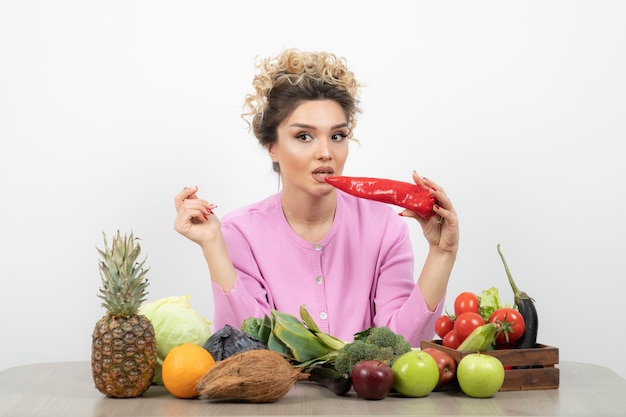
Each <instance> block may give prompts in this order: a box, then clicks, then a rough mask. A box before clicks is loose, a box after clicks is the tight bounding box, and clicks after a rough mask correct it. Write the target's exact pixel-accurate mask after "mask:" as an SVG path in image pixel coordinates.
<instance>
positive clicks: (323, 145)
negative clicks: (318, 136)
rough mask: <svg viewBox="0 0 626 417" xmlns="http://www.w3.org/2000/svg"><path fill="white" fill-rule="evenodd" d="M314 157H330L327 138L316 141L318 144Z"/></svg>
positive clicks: (326, 158)
mask: <svg viewBox="0 0 626 417" xmlns="http://www.w3.org/2000/svg"><path fill="white" fill-rule="evenodd" d="M315 157H316V159H318V160H320V161H328V160H330V159H331V155H330V141H328V140H320V141H318V146H317V149H316V154H315Z"/></svg>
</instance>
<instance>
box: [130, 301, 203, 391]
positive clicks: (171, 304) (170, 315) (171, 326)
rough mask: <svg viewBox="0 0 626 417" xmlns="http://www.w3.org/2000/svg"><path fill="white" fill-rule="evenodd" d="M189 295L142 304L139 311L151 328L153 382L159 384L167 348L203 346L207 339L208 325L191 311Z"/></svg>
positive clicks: (198, 314)
mask: <svg viewBox="0 0 626 417" xmlns="http://www.w3.org/2000/svg"><path fill="white" fill-rule="evenodd" d="M190 298H191V296H190V295H189V294H187V295H184V296H172V297H166V298H161V299H158V300H155V301H152V302H150V303H146V304H144V305H142V306H141V307H140V308H139V312H140V313H141V314H143V315H144V316H146V317H147V318H148V319H149V320H150V322H151V323H152V327H154V334H155V338H156V345H157V368H156V370H155V373H154V378H153V380H152V382H153V383H155V384H159V385H161V384H162V383H163V381H162V379H161V365H162V364H163V359H165V356H167V354H168V353H169V351H170V349H172V348H173V347H175V346H178V345H182V344H183V343H195V344H196V345H199V346H203V345H204V343H205V342H206V341H207V340H208V339H209V337H210V336H211V323H210V322H209V321H207V320H206V319H205V318H204V317H202V316H201V315H200V313H199V312H198V311H196V310H194V309H193V308H192V306H191V304H190V303H189V299H190Z"/></svg>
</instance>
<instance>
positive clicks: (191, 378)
mask: <svg viewBox="0 0 626 417" xmlns="http://www.w3.org/2000/svg"><path fill="white" fill-rule="evenodd" d="M214 365H215V359H213V356H212V355H211V354H210V353H209V351H208V350H206V349H205V348H203V347H202V346H199V345H196V344H195V343H183V344H182V345H178V346H176V347H173V348H172V349H170V351H169V352H168V353H167V355H166V356H165V359H164V360H163V366H162V368H161V375H162V379H163V385H165V389H167V390H168V391H169V392H170V394H172V395H173V396H175V397H178V398H195V397H197V396H199V395H200V393H199V392H198V388H197V384H198V381H199V380H200V378H201V377H202V376H203V375H204V374H206V373H207V372H208V371H209V370H210V369H211V368H212V367H213V366H214Z"/></svg>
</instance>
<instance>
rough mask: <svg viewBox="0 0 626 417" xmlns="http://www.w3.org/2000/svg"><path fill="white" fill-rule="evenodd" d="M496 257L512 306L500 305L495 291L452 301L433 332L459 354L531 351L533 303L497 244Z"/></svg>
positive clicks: (534, 323) (464, 295)
mask: <svg viewBox="0 0 626 417" xmlns="http://www.w3.org/2000/svg"><path fill="white" fill-rule="evenodd" d="M498 254H499V255H500V258H501V259H502V262H503V264H504V268H505V271H506V274H507V277H508V280H509V284H510V286H511V289H512V290H513V295H514V305H513V306H508V305H502V304H501V302H500V296H499V293H498V289H497V288H495V287H492V288H489V289H487V290H485V291H483V292H482V294H481V295H480V296H479V295H477V294H475V293H473V292H471V291H465V292H462V293H460V294H459V295H458V296H457V297H456V298H455V300H454V314H453V315H449V314H445V315H442V316H440V317H439V318H438V319H437V321H436V323H435V333H436V334H437V336H439V337H440V338H441V343H442V345H444V346H446V347H449V348H451V349H457V350H461V351H467V350H477V351H481V350H488V349H492V348H495V349H505V348H506V349H508V348H532V347H535V345H536V343H537V330H538V316H537V310H536V308H535V305H534V300H533V299H532V298H530V297H529V296H528V294H526V293H525V292H523V291H520V290H519V288H518V287H517V285H516V284H515V281H514V280H513V277H512V275H511V272H510V271H509V267H508V265H507V262H506V260H505V258H504V255H503V254H502V252H501V250H500V245H498Z"/></svg>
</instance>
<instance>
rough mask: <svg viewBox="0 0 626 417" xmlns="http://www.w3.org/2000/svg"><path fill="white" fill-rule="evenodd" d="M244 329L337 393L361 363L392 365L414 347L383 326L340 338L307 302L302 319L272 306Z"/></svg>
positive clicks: (347, 387) (343, 390)
mask: <svg viewBox="0 0 626 417" xmlns="http://www.w3.org/2000/svg"><path fill="white" fill-rule="evenodd" d="M241 329H242V331H243V332H245V333H247V334H248V335H250V336H251V337H252V338H253V339H256V340H258V341H260V342H261V343H262V344H263V345H265V346H267V348H268V349H269V350H271V351H275V352H278V353H280V354H282V355H283V356H284V357H285V358H287V359H288V360H289V361H290V363H291V364H292V365H293V366H294V367H296V368H301V369H302V371H303V372H304V373H305V374H307V375H308V380H309V381H311V382H314V383H318V384H320V385H322V386H324V387H326V388H328V389H329V390H330V391H332V392H333V393H335V394H337V395H343V394H346V393H347V392H348V391H349V390H350V388H351V387H352V379H351V374H352V371H353V369H354V367H355V366H356V365H357V364H358V363H362V362H365V361H377V362H381V363H383V364H385V365H386V366H391V364H392V363H393V362H394V361H395V359H397V358H398V357H400V356H401V355H402V354H404V353H406V352H408V351H410V350H411V345H410V344H409V342H408V341H406V339H404V337H402V336H401V335H399V334H396V333H394V332H393V331H392V330H391V329H389V328H388V327H384V326H381V327H371V328H369V329H366V330H364V331H361V332H359V333H356V334H355V335H354V340H353V341H352V342H346V341H344V340H341V339H338V338H336V337H334V336H332V335H330V334H328V333H325V332H322V331H321V330H320V329H319V327H318V326H317V325H316V324H315V322H314V321H313V318H312V317H311V316H310V314H309V313H308V311H307V310H306V308H305V307H304V306H301V307H300V319H298V318H296V317H295V316H293V315H291V314H288V313H284V312H280V311H277V310H272V313H271V317H268V316H265V317H264V318H257V317H251V318H249V319H247V320H245V321H244V322H243V324H242V327H241Z"/></svg>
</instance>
